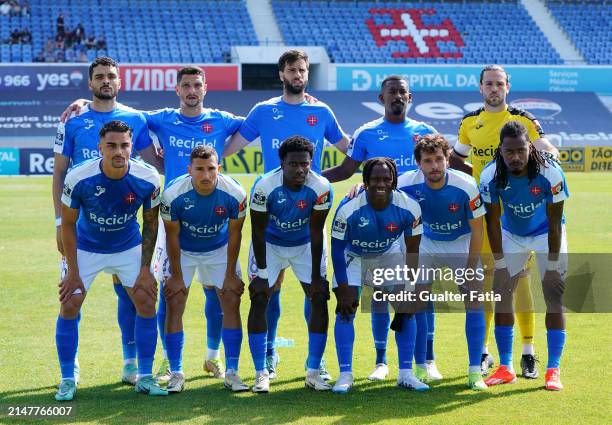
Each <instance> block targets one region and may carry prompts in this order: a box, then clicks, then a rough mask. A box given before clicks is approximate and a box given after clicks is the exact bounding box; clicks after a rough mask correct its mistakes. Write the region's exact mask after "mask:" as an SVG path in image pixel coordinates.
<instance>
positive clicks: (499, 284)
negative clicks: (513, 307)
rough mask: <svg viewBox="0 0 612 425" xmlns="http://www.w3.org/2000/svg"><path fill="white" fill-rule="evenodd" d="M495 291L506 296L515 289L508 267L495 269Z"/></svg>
mask: <svg viewBox="0 0 612 425" xmlns="http://www.w3.org/2000/svg"><path fill="white" fill-rule="evenodd" d="M493 291H494V292H495V293H496V294H500V295H501V296H506V295H508V294H511V293H512V292H513V291H514V287H513V285H512V279H511V276H510V272H509V271H508V267H504V268H503V269H495V271H494V272H493Z"/></svg>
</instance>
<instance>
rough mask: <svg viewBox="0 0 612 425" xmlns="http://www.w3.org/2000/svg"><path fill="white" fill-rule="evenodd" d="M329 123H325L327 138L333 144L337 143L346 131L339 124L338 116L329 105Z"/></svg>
mask: <svg viewBox="0 0 612 425" xmlns="http://www.w3.org/2000/svg"><path fill="white" fill-rule="evenodd" d="M327 114H328V118H327V123H326V125H325V138H326V139H327V140H329V142H330V143H331V144H336V143H338V142H339V141H340V140H342V138H343V137H344V132H343V131H342V128H340V124H338V120H337V119H336V116H335V115H334V113H333V112H332V110H331V109H329V107H328V108H327Z"/></svg>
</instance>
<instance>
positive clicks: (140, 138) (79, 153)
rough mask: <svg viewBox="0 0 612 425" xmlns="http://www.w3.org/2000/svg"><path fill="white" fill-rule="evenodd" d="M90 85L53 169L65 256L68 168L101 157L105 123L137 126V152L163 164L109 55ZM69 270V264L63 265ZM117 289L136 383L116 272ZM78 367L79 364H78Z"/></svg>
mask: <svg viewBox="0 0 612 425" xmlns="http://www.w3.org/2000/svg"><path fill="white" fill-rule="evenodd" d="M88 85H89V88H90V90H91V91H92V92H93V102H92V103H91V104H89V105H88V106H87V107H86V108H85V109H83V110H81V112H80V114H79V115H77V116H75V117H73V118H71V119H69V120H68V121H67V122H66V124H65V125H63V124H60V126H59V128H58V132H57V136H56V139H55V145H54V147H53V151H54V157H55V158H54V159H55V166H54V170H53V206H54V209H55V225H56V229H57V230H56V239H57V249H58V251H59V252H60V254H62V256H63V257H64V256H65V255H64V246H63V243H62V234H61V232H60V225H61V222H62V218H61V200H60V199H61V193H62V187H63V186H64V179H65V178H66V173H67V170H68V168H69V167H70V166H75V165H77V164H80V163H81V162H83V161H85V160H87V159H91V158H97V157H98V156H99V151H98V142H99V133H100V130H101V128H102V127H103V126H104V124H106V123H108V122H110V121H113V120H121V121H124V122H126V123H127V124H128V125H129V126H130V128H132V129H133V134H134V140H133V141H134V144H133V146H134V151H138V153H139V154H140V155H141V156H142V157H143V158H144V159H145V160H146V161H147V162H149V163H151V164H153V165H155V166H156V167H157V166H159V164H158V161H157V156H156V152H155V147H154V146H153V144H152V141H151V138H150V137H149V133H148V131H147V124H146V121H145V118H144V117H143V115H142V114H141V113H139V112H137V111H135V110H133V109H131V108H128V107H126V106H123V105H121V104H119V103H117V92H118V91H119V89H120V88H121V80H120V79H119V67H118V65H117V63H116V62H115V61H114V60H113V59H111V58H109V57H106V56H101V57H98V58H96V59H95V60H94V61H93V62H92V63H91V65H90V66H89V83H88ZM63 268H64V269H65V264H64V266H63ZM113 283H114V288H115V292H116V293H117V296H118V306H117V320H118V322H119V328H120V329H121V340H122V345H123V360H124V366H123V374H122V380H123V382H126V383H129V384H131V385H134V384H135V383H136V372H137V368H136V345H135V343H134V323H135V319H136V309H135V308H134V304H133V303H132V301H131V299H130V297H129V295H128V293H127V292H126V290H125V288H124V287H123V285H122V282H120V281H119V279H118V278H117V276H116V275H113ZM75 367H76V368H77V369H78V363H77V364H76V365H75Z"/></svg>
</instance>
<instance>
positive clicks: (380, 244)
mask: <svg viewBox="0 0 612 425" xmlns="http://www.w3.org/2000/svg"><path fill="white" fill-rule="evenodd" d="M398 238H399V234H398V235H397V236H395V237H390V238H387V239H385V240H383V241H369V242H368V241H362V240H359V239H353V240H352V241H351V245H353V246H356V247H359V248H371V249H380V248H387V247H389V246H391V245H392V244H393V242H395V241H396V240H398Z"/></svg>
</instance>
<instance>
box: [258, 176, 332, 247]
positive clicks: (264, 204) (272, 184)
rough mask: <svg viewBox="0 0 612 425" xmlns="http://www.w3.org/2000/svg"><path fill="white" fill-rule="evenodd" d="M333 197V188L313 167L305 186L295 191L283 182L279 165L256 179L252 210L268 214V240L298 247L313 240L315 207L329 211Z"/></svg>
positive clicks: (281, 244)
mask: <svg viewBox="0 0 612 425" xmlns="http://www.w3.org/2000/svg"><path fill="white" fill-rule="evenodd" d="M332 199H333V192H332V187H331V184H330V183H329V181H328V180H327V179H326V178H325V177H323V176H321V175H319V174H317V173H315V172H314V171H312V170H311V171H310V172H309V173H308V176H306V182H305V183H304V186H302V188H301V189H300V190H298V191H292V190H290V189H289V188H288V187H287V186H285V185H283V170H281V169H280V168H277V169H276V170H274V171H271V172H270V173H267V174H264V175H262V176H260V177H258V178H257V180H255V183H254V185H253V188H252V189H251V202H250V206H251V209H252V210H253V211H259V212H266V213H268V217H269V222H268V227H267V228H266V242H269V243H271V244H273V245H279V246H299V245H303V244H305V243H308V242H310V215H311V213H312V210H316V211H321V210H329V209H330V208H331V205H332Z"/></svg>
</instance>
